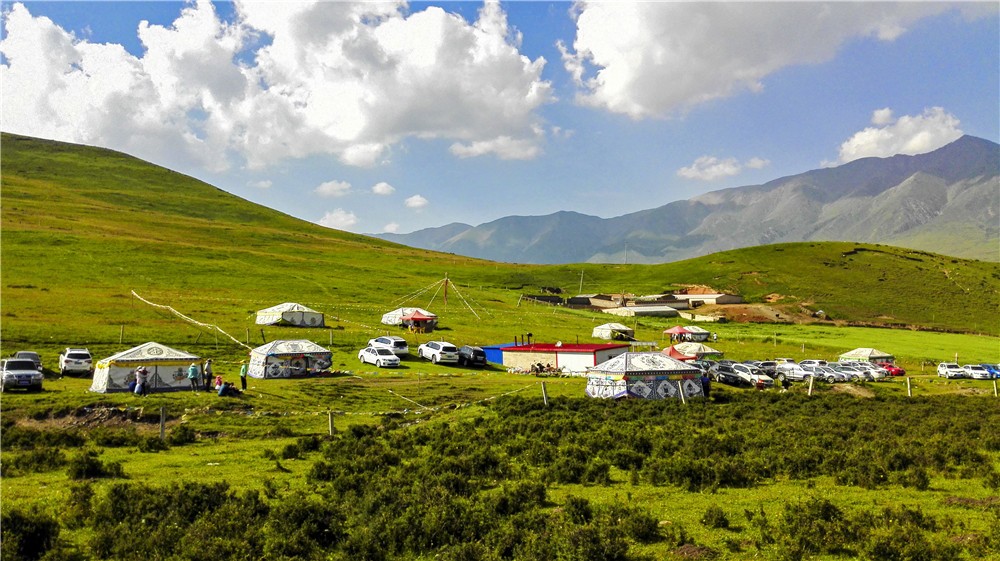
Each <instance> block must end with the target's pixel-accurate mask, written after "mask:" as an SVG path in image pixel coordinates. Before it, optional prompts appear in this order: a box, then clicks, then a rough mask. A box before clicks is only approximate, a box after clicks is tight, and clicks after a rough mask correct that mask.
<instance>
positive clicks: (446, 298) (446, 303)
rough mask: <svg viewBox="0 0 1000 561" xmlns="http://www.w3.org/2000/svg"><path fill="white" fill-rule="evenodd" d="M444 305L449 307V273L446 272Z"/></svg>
mask: <svg viewBox="0 0 1000 561" xmlns="http://www.w3.org/2000/svg"><path fill="white" fill-rule="evenodd" d="M444 307H445V308H447V307H448V273H445V274H444Z"/></svg>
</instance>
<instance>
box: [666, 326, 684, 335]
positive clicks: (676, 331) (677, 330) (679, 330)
mask: <svg viewBox="0 0 1000 561" xmlns="http://www.w3.org/2000/svg"><path fill="white" fill-rule="evenodd" d="M663 332H664V333H669V334H671V335H682V334H684V333H691V332H690V331H688V330H687V329H684V327H683V326H680V325H675V326H673V327H671V328H670V329H665V330H664V331H663Z"/></svg>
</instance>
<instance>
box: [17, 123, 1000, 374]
mask: <svg viewBox="0 0 1000 561" xmlns="http://www.w3.org/2000/svg"><path fill="white" fill-rule="evenodd" d="M2 184H3V185H2V187H3V191H2V197H3V200H2V202H3V208H2V220H3V236H2V242H0V244H2V245H0V250H2V257H3V267H2V271H0V281H2V286H0V288H2V335H3V344H4V347H5V350H8V349H9V350H14V349H13V347H15V346H16V347H25V346H30V347H37V348H40V349H41V350H43V351H44V352H45V353H46V355H47V356H50V357H52V358H53V359H54V356H55V354H57V352H58V350H59V349H60V348H62V347H65V346H67V345H89V346H91V347H92V350H94V351H95V354H97V355H98V356H106V355H105V354H104V353H105V352H107V353H108V354H110V352H112V351H116V350H121V348H122V345H121V344H120V343H119V341H121V342H122V343H124V344H138V343H141V342H145V341H148V340H156V341H159V342H161V343H165V344H168V345H177V346H180V348H184V349H189V350H192V351H197V352H203V353H205V354H208V353H213V352H219V353H223V354H225V353H237V352H241V351H240V349H239V347H238V346H235V345H232V344H230V343H228V342H227V339H226V338H225V337H224V336H221V335H218V334H216V333H214V332H212V331H209V330H206V329H204V328H199V327H196V326H193V325H191V324H188V323H185V322H183V321H181V320H179V319H178V318H177V317H175V316H173V315H172V314H170V313H169V312H167V311H164V310H162V309H158V308H153V307H150V306H148V305H146V304H144V303H142V302H140V301H139V300H137V299H136V298H134V297H132V295H131V292H132V291H133V290H134V291H135V292H136V293H138V294H140V295H141V296H143V297H144V298H146V299H148V300H150V301H153V302H156V303H160V304H164V305H170V306H173V307H174V308H175V309H177V310H178V311H179V312H181V313H183V314H185V315H187V316H190V317H192V318H194V319H197V320H198V321H201V322H204V323H209V324H214V325H218V326H219V327H220V328H221V329H222V330H224V331H225V332H227V333H229V334H232V335H233V336H234V337H237V338H238V339H241V340H247V339H248V342H249V343H250V344H251V345H252V346H253V345H256V344H260V341H261V333H260V329H259V328H258V327H257V326H254V325H253V317H252V316H253V313H254V311H255V310H257V309H260V308H263V307H267V306H271V305H274V304H278V303H281V302H286V301H296V302H300V303H303V304H306V305H308V306H311V307H313V308H316V309H318V310H320V311H323V312H325V313H326V314H327V317H328V324H329V325H330V326H331V327H332V328H333V329H327V330H296V329H289V328H284V329H282V328H267V330H266V332H265V334H264V336H265V337H267V339H268V340H270V339H274V338H279V337H283V338H293V337H294V338H300V337H304V338H309V339H313V340H315V341H317V342H321V343H324V344H330V345H331V346H333V347H334V348H335V349H339V350H343V351H344V352H345V353H350V352H351V349H356V348H357V346H359V345H362V344H363V343H364V341H366V340H367V339H368V338H370V337H372V336H374V335H376V334H380V333H384V332H385V331H386V329H387V327H386V326H383V325H381V324H380V323H379V319H380V317H381V314H382V313H383V312H385V311H388V310H390V309H393V308H395V307H398V306H400V305H402V304H403V303H404V302H405V303H406V304H408V305H415V306H421V307H429V308H431V309H432V310H433V311H435V312H436V313H438V314H439V315H440V316H442V325H443V326H444V329H443V330H442V331H441V333H440V334H439V335H440V337H441V338H446V339H449V340H452V341H454V342H456V343H459V344H462V343H480V344H486V343H498V342H506V341H510V340H512V339H513V338H514V337H515V336H517V335H519V334H524V333H529V332H530V333H533V334H534V338H535V340H538V341H554V340H568V341H571V340H574V338H576V339H578V340H581V341H590V329H591V327H592V326H593V325H594V324H596V323H604V322H606V321H608V318H607V316H602V315H600V314H594V313H589V312H579V311H572V310H565V309H562V308H550V307H544V306H528V305H525V304H523V303H519V298H520V296H521V294H522V293H526V292H527V293H534V292H537V291H538V287H540V286H558V287H561V288H563V289H564V290H565V291H567V292H570V293H575V292H577V291H578V290H580V289H581V288H582V291H583V292H619V291H623V290H624V291H630V292H634V293H652V292H659V291H662V290H665V289H669V288H671V287H673V286H676V285H680V284H686V283H693V284H707V285H711V286H713V287H715V288H718V289H720V290H725V291H733V292H737V293H740V294H742V295H744V296H745V297H746V298H747V299H749V300H751V301H757V300H761V299H763V298H764V297H765V296H767V295H772V294H779V295H782V299H781V301H784V302H788V303H792V302H796V303H797V302H799V301H804V302H806V303H807V305H808V306H810V307H811V308H814V309H823V310H825V311H826V312H828V313H830V314H831V315H832V316H833V317H835V318H837V319H843V320H852V321H860V322H881V323H891V324H901V325H924V326H933V327H937V328H942V329H947V330H957V331H968V332H981V333H985V334H989V335H997V334H998V333H1000V325H998V322H997V319H996V318H997V310H998V307H1000V296H998V290H997V288H998V286H1000V265H997V264H995V263H982V262H978V261H967V260H962V259H952V258H949V257H945V256H940V255H933V254H927V253H921V252H914V251H909V250H901V249H898V248H892V247H884V246H870V245H860V244H847V243H805V244H787V245H777V246H764V247H757V248H750V249H744V250H737V251H729V252H724V253H719V254H715V255H712V256H708V257H704V258H699V259H693V260H689V261H683V262H677V263H671V264H665V265H655V266H644V265H589V264H588V265H559V266H527V265H513V264H504V263H492V262H485V261H480V260H475V259H470V258H465V257H460V256H456V255H451V254H441V253H434V252H429V251H423V250H415V249H412V248H408V247H404V246H399V245H395V244H392V243H389V242H385V241H382V240H378V239H374V238H369V237H366V236H360V235H354V234H349V233H345V232H340V231H337V230H331V229H328V228H323V227H320V226H318V225H315V224H311V223H308V222H304V221H301V220H298V219H295V218H292V217H290V216H287V215H284V214H282V213H279V212H276V211H273V210H270V209H267V208H263V207H260V206H258V205H255V204H252V203H250V202H247V201H244V200H242V199H239V198H237V197H234V196H232V195H229V194H227V193H225V192H223V191H220V190H219V189H216V188H214V187H212V186H210V185H206V184H204V183H202V182H200V181H197V180H195V179H192V178H190V177H186V176H183V175H180V174H177V173H174V172H171V171H169V170H166V169H163V168H160V167H156V166H153V165H150V164H148V163H146V162H143V161H140V160H137V159H135V158H132V157H129V156H126V155H122V154H119V153H115V152H111V151H107V150H102V149H95V148H88V147H81V146H74V145H68V144H62V143H57V142H50V141H42V140H36V139H30V138H24V137H17V136H12V135H6V134H5V135H3V137H2ZM446 275H447V276H449V277H450V278H451V279H452V280H453V282H454V284H453V285H452V288H451V290H449V291H448V294H447V302H445V294H444V291H443V290H441V289H440V287H433V286H432V285H433V284H434V283H435V282H437V281H439V280H441V279H443V278H445V276H446ZM581 275H582V286H581ZM424 289H427V290H426V291H424V292H421V291H422V290H424ZM414 295H415V296H414ZM408 296H414V297H413V298H411V299H409V300H407V297H408ZM466 304H468V305H466ZM470 308H471V309H470ZM630 321H631V320H630ZM673 323H674V322H671V321H666V320H643V321H642V322H641V326H640V338H652V337H655V336H657V335H658V334H659V332H660V330H662V328H663V327H664V326H668V325H672V324H673ZM719 329H720V330H722V329H729V328H726V327H720V328H719ZM424 338H425V339H426V336H424ZM990 341H992V340H990ZM419 342H420V337H419V336H417V337H414V341H412V342H411V344H412V343H419ZM990 347H992V349H990ZM995 347H996V345H995V341H994V342H993V343H990V344H988V345H987V346H986V348H987V349H988V354H994V353H995V350H996V349H995ZM348 356H349V355H345V360H347V357H348Z"/></svg>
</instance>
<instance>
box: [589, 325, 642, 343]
mask: <svg viewBox="0 0 1000 561" xmlns="http://www.w3.org/2000/svg"><path fill="white" fill-rule="evenodd" d="M592 335H593V336H594V337H597V338H599V339H622V340H624V339H634V338H635V330H633V329H632V328H631V327H626V326H624V325H622V324H620V323H605V324H602V325H598V326H597V327H595V328H594V331H593V334H592Z"/></svg>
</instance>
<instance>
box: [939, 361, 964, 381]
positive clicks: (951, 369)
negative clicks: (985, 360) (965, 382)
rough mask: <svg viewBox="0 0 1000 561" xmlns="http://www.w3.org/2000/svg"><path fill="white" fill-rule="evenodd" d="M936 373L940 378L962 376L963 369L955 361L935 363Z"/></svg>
mask: <svg viewBox="0 0 1000 561" xmlns="http://www.w3.org/2000/svg"><path fill="white" fill-rule="evenodd" d="M937 375H938V376H939V377H941V378H964V377H965V370H962V367H961V366H959V365H958V363H956V362H942V363H941V364H939V365H937Z"/></svg>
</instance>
